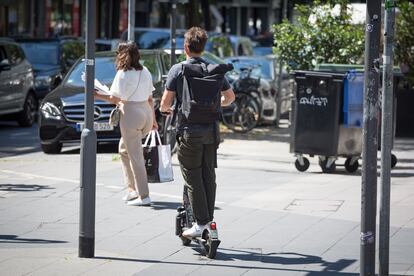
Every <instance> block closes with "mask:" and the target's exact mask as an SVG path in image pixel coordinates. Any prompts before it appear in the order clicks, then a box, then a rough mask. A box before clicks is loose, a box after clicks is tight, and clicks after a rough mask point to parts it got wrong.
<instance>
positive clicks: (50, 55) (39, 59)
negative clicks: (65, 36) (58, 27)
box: [20, 42, 60, 65]
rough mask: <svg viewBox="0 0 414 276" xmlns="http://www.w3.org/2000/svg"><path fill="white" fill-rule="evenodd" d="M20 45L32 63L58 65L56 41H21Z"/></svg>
mask: <svg viewBox="0 0 414 276" xmlns="http://www.w3.org/2000/svg"><path fill="white" fill-rule="evenodd" d="M20 45H21V46H22V48H23V51H24V52H25V54H26V57H27V59H28V60H29V61H30V63H32V64H49V65H58V64H59V63H60V59H59V44H58V43H57V42H50V43H49V42H48V43H38V42H23V43H21V44H20Z"/></svg>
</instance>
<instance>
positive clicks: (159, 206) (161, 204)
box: [151, 201, 182, 210]
mask: <svg viewBox="0 0 414 276" xmlns="http://www.w3.org/2000/svg"><path fill="white" fill-rule="evenodd" d="M181 205H182V204H181V203H179V202H167V201H152V203H151V209H154V210H165V209H170V210H177V208H178V207H179V206H181Z"/></svg>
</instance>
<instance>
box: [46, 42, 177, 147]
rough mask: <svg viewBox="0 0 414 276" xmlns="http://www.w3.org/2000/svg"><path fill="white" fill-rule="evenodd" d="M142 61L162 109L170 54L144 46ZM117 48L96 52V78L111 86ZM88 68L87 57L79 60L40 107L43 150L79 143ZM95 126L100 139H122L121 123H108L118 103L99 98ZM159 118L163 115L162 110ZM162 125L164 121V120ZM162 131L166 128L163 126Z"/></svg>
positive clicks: (96, 102) (161, 124) (109, 140)
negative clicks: (111, 124) (119, 125)
mask: <svg viewBox="0 0 414 276" xmlns="http://www.w3.org/2000/svg"><path fill="white" fill-rule="evenodd" d="M140 54H141V63H142V64H143V65H144V66H146V67H147V68H148V70H149V71H150V72H151V74H152V79H153V82H154V87H155V89H156V90H155V91H154V92H153V97H154V99H155V103H156V110H158V104H159V99H160V98H161V95H162V93H163V91H162V89H163V83H162V82H163V79H162V76H163V75H166V74H167V71H168V68H169V67H167V66H168V65H167V63H168V62H169V55H168V54H167V53H165V52H164V51H162V50H141V51H140ZM115 55H116V54H115V52H99V53H96V59H95V78H96V79H98V80H99V81H101V82H102V83H103V84H106V85H108V86H110V85H111V83H112V81H113V79H114V77H115V74H116V69H115ZM84 70H85V63H84V61H83V60H81V59H80V60H78V61H77V62H76V64H75V65H74V66H73V67H72V69H71V70H70V71H69V72H68V74H67V76H66V77H65V78H64V80H63V81H62V83H61V84H60V85H59V86H58V87H57V88H56V89H55V90H53V91H52V92H51V93H50V94H48V95H47V96H46V97H45V98H44V100H43V102H42V104H41V107H40V120H39V135H40V142H41V146H42V150H43V151H44V152H45V153H59V152H60V151H61V149H62V144H64V143H79V142H80V134H81V130H82V128H83V122H84V108H85V102H84V97H85V95H84V82H83V81H82V73H83V72H84ZM94 108H95V113H94V114H95V130H96V134H97V141H98V142H118V141H119V138H120V130H119V127H115V128H113V127H111V126H110V125H109V124H108V119H109V114H110V112H111V110H112V109H113V108H114V105H112V104H110V103H107V102H104V101H100V100H97V101H95V107H94ZM157 118H161V119H160V120H162V118H163V117H162V116H161V115H160V114H158V111H157ZM159 125H160V126H163V125H164V124H163V123H161V122H160V124H159ZM160 133H162V130H160Z"/></svg>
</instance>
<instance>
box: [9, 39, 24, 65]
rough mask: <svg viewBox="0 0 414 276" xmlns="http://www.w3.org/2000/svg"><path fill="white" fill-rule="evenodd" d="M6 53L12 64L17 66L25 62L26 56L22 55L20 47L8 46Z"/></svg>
mask: <svg viewBox="0 0 414 276" xmlns="http://www.w3.org/2000/svg"><path fill="white" fill-rule="evenodd" d="M6 51H7V56H8V57H9V60H10V64H12V65H17V64H19V63H21V62H22V61H23V59H24V55H23V54H22V52H21V50H20V48H19V46H17V45H14V44H9V45H6Z"/></svg>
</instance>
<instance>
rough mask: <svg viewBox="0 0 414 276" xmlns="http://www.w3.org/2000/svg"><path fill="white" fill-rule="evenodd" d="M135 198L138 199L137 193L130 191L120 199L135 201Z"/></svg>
mask: <svg viewBox="0 0 414 276" xmlns="http://www.w3.org/2000/svg"><path fill="white" fill-rule="evenodd" d="M137 197H138V193H137V191H131V192H127V194H126V195H124V196H123V197H122V200H123V201H128V200H131V199H135V198H137Z"/></svg>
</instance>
